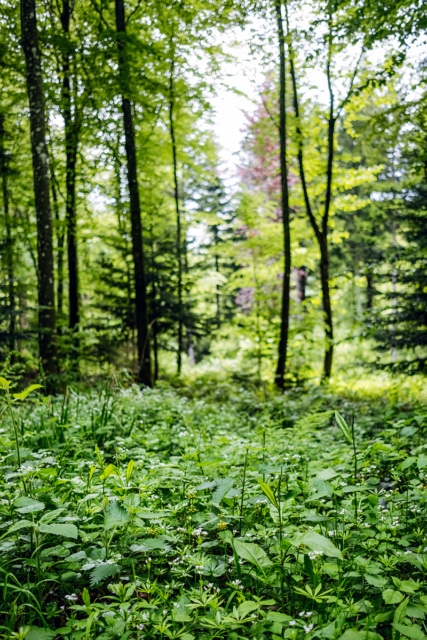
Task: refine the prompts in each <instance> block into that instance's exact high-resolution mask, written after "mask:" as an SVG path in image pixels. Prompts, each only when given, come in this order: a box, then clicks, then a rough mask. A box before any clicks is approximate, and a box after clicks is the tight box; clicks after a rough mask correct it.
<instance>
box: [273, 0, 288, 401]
mask: <svg viewBox="0 0 427 640" xmlns="http://www.w3.org/2000/svg"><path fill="white" fill-rule="evenodd" d="M275 10H276V18H277V35H278V40H279V60H280V79H279V106H280V111H279V137H280V182H281V191H282V196H281V197H282V200H281V204H282V226H283V258H284V265H283V281H282V313H281V328H280V340H279V354H278V361H277V368H276V375H275V378H274V381H275V384H276V386H277V387H278V388H279V389H284V388H285V374H286V360H287V354H288V340H289V306H290V295H289V294H290V282H291V230H290V210H289V188H288V162H287V150H286V145H287V118H286V58H285V35H284V30H283V18H282V2H281V0H276V2H275Z"/></svg>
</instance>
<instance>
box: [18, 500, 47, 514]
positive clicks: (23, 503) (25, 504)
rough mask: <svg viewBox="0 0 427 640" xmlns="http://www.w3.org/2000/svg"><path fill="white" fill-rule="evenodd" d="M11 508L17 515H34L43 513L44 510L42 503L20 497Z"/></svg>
mask: <svg viewBox="0 0 427 640" xmlns="http://www.w3.org/2000/svg"><path fill="white" fill-rule="evenodd" d="M13 506H14V507H15V509H16V510H17V512H18V513H36V512H37V511H43V509H44V508H45V504H44V502H40V500H34V499H33V498H27V497H26V496H22V497H21V498H18V499H17V500H15V502H14V503H13Z"/></svg>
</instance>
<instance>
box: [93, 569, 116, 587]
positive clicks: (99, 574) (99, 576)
mask: <svg viewBox="0 0 427 640" xmlns="http://www.w3.org/2000/svg"><path fill="white" fill-rule="evenodd" d="M119 571H120V566H119V565H118V564H100V565H98V566H97V567H95V569H92V571H91V574H90V586H91V587H93V586H95V585H96V584H99V583H100V582H102V581H103V580H105V579H106V578H111V576H115V575H116V574H117V573H118V572H119Z"/></svg>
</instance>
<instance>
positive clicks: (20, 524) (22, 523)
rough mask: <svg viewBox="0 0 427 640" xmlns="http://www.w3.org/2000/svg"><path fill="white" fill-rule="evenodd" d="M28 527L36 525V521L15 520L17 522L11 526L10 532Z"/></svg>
mask: <svg viewBox="0 0 427 640" xmlns="http://www.w3.org/2000/svg"><path fill="white" fill-rule="evenodd" d="M27 527H34V522H32V521H31V520H20V521H19V522H15V524H14V525H12V526H11V527H10V529H9V530H8V533H13V532H14V531H19V530H20V529H26V528H27Z"/></svg>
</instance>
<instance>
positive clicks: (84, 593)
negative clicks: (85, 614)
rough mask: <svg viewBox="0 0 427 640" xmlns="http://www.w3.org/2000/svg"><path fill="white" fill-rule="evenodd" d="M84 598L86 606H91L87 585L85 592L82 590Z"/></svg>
mask: <svg viewBox="0 0 427 640" xmlns="http://www.w3.org/2000/svg"><path fill="white" fill-rule="evenodd" d="M82 600H83V604H84V605H85V606H86V607H89V606H90V594H89V591H88V590H87V588H86V587H85V588H84V589H83V592H82Z"/></svg>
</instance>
